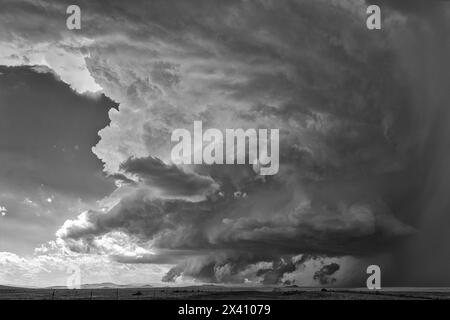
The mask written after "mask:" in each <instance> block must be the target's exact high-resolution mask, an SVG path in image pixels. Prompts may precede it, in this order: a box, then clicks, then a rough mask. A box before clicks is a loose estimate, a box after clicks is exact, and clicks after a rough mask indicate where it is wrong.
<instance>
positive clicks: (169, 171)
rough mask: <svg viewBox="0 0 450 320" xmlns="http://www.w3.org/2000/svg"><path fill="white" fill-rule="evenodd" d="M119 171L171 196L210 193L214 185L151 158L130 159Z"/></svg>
mask: <svg viewBox="0 0 450 320" xmlns="http://www.w3.org/2000/svg"><path fill="white" fill-rule="evenodd" d="M120 169H121V170H123V171H124V172H126V173H129V174H133V175H136V176H137V177H138V178H139V179H140V180H143V182H144V183H145V184H147V185H150V186H153V187H155V188H157V189H161V190H163V192H165V193H166V194H168V195H172V196H177V195H178V196H192V195H198V194H205V193H207V192H211V191H212V190H213V189H214V184H215V183H214V181H213V180H212V179H211V178H209V177H205V176H200V175H198V174H194V173H187V172H185V171H183V170H182V169H180V168H178V167H177V166H176V165H167V164H165V163H164V162H162V161H161V160H160V159H158V158H153V157H151V156H149V157H146V158H130V159H128V160H127V161H125V162H123V163H122V164H121V165H120Z"/></svg>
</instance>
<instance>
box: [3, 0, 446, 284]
mask: <svg viewBox="0 0 450 320" xmlns="http://www.w3.org/2000/svg"><path fill="white" fill-rule="evenodd" d="M122 3H123V2H120V1H112V2H109V5H107V6H103V5H102V3H101V2H95V1H89V2H88V1H84V2H81V3H80V5H81V6H82V8H83V10H84V11H83V12H85V15H84V18H83V19H84V25H85V26H86V28H82V30H81V31H80V33H79V34H80V35H83V36H87V37H88V38H90V39H92V40H93V41H92V42H90V43H86V44H83V45H81V46H82V48H81V49H80V50H82V52H85V53H88V54H89V56H88V58H86V63H87V66H88V68H89V71H90V73H91V75H92V77H93V78H95V80H96V81H97V82H98V83H99V84H100V85H101V86H102V88H104V90H105V93H106V94H107V95H108V96H110V97H111V98H112V99H114V100H116V101H118V102H120V104H121V109H120V111H112V112H111V113H110V116H111V125H110V126H107V127H106V128H104V129H103V130H101V131H100V132H99V135H100V136H101V140H100V141H99V143H98V144H97V145H96V146H95V148H94V149H93V151H94V153H95V154H96V155H97V156H98V157H99V158H100V159H101V160H102V161H103V162H104V164H105V171H106V172H107V173H108V174H110V175H112V176H115V177H117V178H119V179H118V180H122V181H125V182H127V183H129V182H131V181H127V180H126V179H120V177H121V176H119V175H120V174H130V173H131V174H134V175H136V176H138V177H139V176H140V177H141V179H143V180H144V182H145V184H147V187H150V188H149V189H152V188H155V189H157V188H163V189H164V192H165V194H184V195H186V194H188V195H189V194H190V193H189V191H190V190H189V189H190V188H191V186H192V185H193V186H194V187H193V188H192V190H196V191H202V190H203V188H207V186H210V185H211V183H212V182H208V183H206V182H205V184H204V185H203V184H202V183H199V182H198V178H197V176H195V175H194V174H190V173H189V174H188V173H187V172H190V171H186V172H185V171H181V169H179V168H176V167H173V166H170V165H165V163H169V161H168V159H169V156H168V154H169V153H170V144H169V143H167V142H168V138H169V137H170V133H171V131H172V130H173V129H174V128H189V126H190V125H191V124H192V121H194V120H202V121H204V123H205V124H206V125H208V126H210V127H216V128H220V129H224V128H235V127H242V128H251V127H257V128H280V154H281V162H280V172H279V174H277V175H276V176H275V177H270V178H267V179H256V178H257V177H255V176H254V175H252V174H250V173H248V170H247V169H248V168H246V167H244V168H243V167H239V168H233V169H230V168H229V167H226V166H221V167H216V166H212V167H207V168H206V167H205V166H197V167H194V168H192V170H193V171H194V172H195V173H196V174H199V175H204V176H208V177H211V178H212V179H213V180H214V182H215V183H217V185H219V186H220V189H219V190H217V193H216V194H211V195H208V197H207V200H202V201H198V202H194V201H186V200H180V199H178V200H175V199H167V197H166V198H165V199H158V198H157V197H156V198H155V196H154V194H153V193H152V192H149V191H148V190H145V189H144V186H142V185H139V186H136V185H133V188H134V189H133V190H134V191H133V192H131V193H132V194H131V195H130V194H129V193H126V196H124V197H122V199H119V200H120V201H119V202H118V204H117V205H116V206H115V207H114V208H112V209H111V210H109V211H108V212H96V211H88V212H87V213H84V214H82V215H81V216H80V217H78V218H77V219H75V220H69V221H67V222H66V223H65V224H64V226H63V227H62V228H61V229H60V230H59V232H58V237H59V238H60V239H62V240H64V241H65V243H66V244H67V245H68V246H69V247H70V248H72V249H73V250H75V251H78V252H89V251H90V250H91V251H95V250H96V249H97V248H96V246H97V244H96V242H95V240H96V238H97V237H100V236H103V235H107V234H109V233H112V232H115V231H121V232H124V233H126V234H128V235H130V236H133V237H135V238H137V239H138V241H139V242H142V243H149V242H150V243H151V246H152V247H153V248H155V249H165V250H176V251H177V252H178V251H180V250H181V251H184V250H186V251H189V252H190V255H191V257H188V258H186V259H184V260H183V261H181V262H177V265H176V266H175V267H174V268H173V269H172V270H171V271H170V272H169V273H168V275H167V276H166V280H169V281H170V280H174V279H176V278H177V277H179V276H183V275H186V276H191V277H194V278H196V279H202V280H206V281H213V282H221V281H230V282H233V281H236V282H238V281H241V282H243V281H245V279H246V278H247V275H248V273H247V272H248V270H250V269H251V270H269V271H267V272H266V273H264V272H263V271H259V275H260V276H261V277H263V275H265V276H264V277H263V278H262V280H261V279H260V280H261V281H268V282H271V283H279V282H280V281H281V279H282V278H283V276H284V275H285V274H286V273H290V272H291V271H293V270H294V267H295V268H296V267H297V266H296V265H295V262H293V261H290V260H289V258H291V257H292V256H294V255H298V254H305V253H306V254H318V255H327V256H341V255H344V254H349V255H354V256H357V257H360V256H363V257H365V258H367V257H369V258H371V257H374V255H375V256H376V255H378V254H380V253H390V254H392V255H393V256H396V257H398V260H399V261H397V260H395V259H394V260H392V261H395V262H398V263H397V264H396V265H397V267H396V268H394V269H389V271H386V273H387V274H386V275H384V277H385V279H387V282H386V283H392V282H390V281H392V279H394V278H397V279H399V277H401V276H402V274H403V277H404V279H406V280H407V281H411V282H412V281H416V279H419V280H420V281H422V280H421V279H425V280H430V279H432V280H434V281H439V280H442V279H444V280H446V279H450V278H449V277H448V275H446V270H448V266H449V265H450V262H449V261H450V259H449V258H448V254H447V252H449V251H448V250H447V248H448V246H447V243H449V242H448V241H446V240H448V236H447V235H446V229H445V228H446V227H445V226H446V225H447V223H446V221H448V217H447V216H446V215H445V214H446V212H448V208H449V207H450V206H449V204H448V197H447V196H446V193H448V189H449V188H448V182H447V181H450V179H448V172H449V171H448V170H447V169H446V163H448V159H449V158H450V157H449V153H448V152H447V151H446V150H448V143H447V141H448V138H447V137H448V136H449V134H448V125H447V123H448V119H449V117H448V112H447V109H448V108H446V106H447V105H448V101H449V100H450V99H449V95H448V92H449V90H448V83H449V82H450V81H449V79H448V78H449V74H450V72H449V64H448V56H449V50H448V47H449V43H448V34H449V25H448V21H449V19H448V17H449V15H448V9H446V7H445V6H444V4H442V3H440V4H439V5H437V4H436V2H427V3H429V5H427V6H425V5H424V2H419V1H408V2H406V1H387V0H386V1H380V2H379V3H380V4H381V5H382V6H383V8H382V10H383V16H384V17H385V14H387V15H390V16H389V18H390V19H385V20H384V23H383V27H382V30H381V31H380V32H378V31H369V30H367V28H366V26H365V19H366V13H365V10H366V8H367V5H366V3H364V1H346V2H338V1H327V0H316V1H312V0H304V1H194V2H180V1H150V2H149V1H136V2H134V3H133V5H123V4H122ZM11 5H13V4H12V3H11ZM30 6H31V5H27V8H26V9H24V10H25V11H26V12H27V14H28V15H29V16H30V21H33V20H32V19H33V18H34V19H37V18H36V17H34V16H33V15H35V12H36V11H33V10H43V8H47V12H49V13H50V12H52V14H53V16H54V17H56V16H57V10H56V7H55V6H52V5H51V2H49V1H42V2H40V6H39V8H33V10H31V9H29V7H30ZM61 7H62V5H61ZM52 8H53V9H52ZM386 8H387V10H385V9H386ZM386 11H388V12H386ZM2 17H3V19H5V15H3V16H2ZM418 17H419V18H418ZM39 19H42V17H40V18H39ZM15 24H16V26H15V28H14V25H15ZM11 26H13V28H12V29H4V30H2V32H4V33H7V34H8V36H9V37H10V38H11V39H12V38H13V37H12V32H10V31H8V30H13V29H18V33H17V34H19V35H21V36H22V37H27V32H26V31H27V30H28V29H30V28H31V27H30V25H28V24H27V23H24V22H23V21H16V22H15V21H11ZM55 30H56V29H55ZM55 32H57V31H55ZM60 32H61V34H64V33H65V32H66V31H64V30H63V31H60ZM31 35H32V36H33V37H35V38H36V39H40V38H42V37H44V36H42V35H39V29H36V30H35V32H33V33H31ZM59 36H60V34H59V33H58V34H57V35H54V37H56V38H57V37H59ZM44 38H45V37H44ZM130 157H132V158H131V160H128V159H130ZM157 159H162V160H161V161H159V160H157ZM130 161H131V162H130ZM127 162H129V163H128V165H129V167H130V168H131V170H130V171H129V172H126V171H127V165H123V163H125V164H127ZM121 164H122V170H123V171H125V172H122V170H121ZM183 170H184V169H183ZM127 179H130V178H129V177H127ZM257 180H258V181H257ZM119 191H120V189H119ZM152 191H153V190H152ZM171 192H172V193H171ZM242 192H245V193H246V197H243V196H240V197H239V196H235V194H236V195H239V194H240V195H242ZM193 194H194V193H193ZM416 229H418V231H419V232H416V233H415V232H414V231H415V230H416ZM407 236H409V237H410V238H413V239H415V241H417V242H418V243H417V242H415V243H413V244H412V245H410V246H406V247H405V246H404V244H405V243H404V241H405V238H407ZM400 240H403V241H400ZM405 248H410V251H411V252H409V251H408V250H407V252H406V253H405ZM396 250H398V252H397V251H396ZM416 250H417V252H416ZM156 254H157V253H156ZM169 255H170V253H169ZM408 255H411V256H412V257H410V256H408ZM173 256H174V257H176V256H178V253H174V254H173ZM163 257H164V259H163ZM163 257H162V258H161V259H163V260H164V261H167V260H166V259H167V254H166V253H165V254H164V255H163ZM147 258H148V259H145V258H142V259H141V260H140V261H141V262H143V261H149V262H151V261H158V259H157V257H153V256H148V257H147ZM285 258H286V259H287V260H286V259H285ZM122 259H125V258H122ZM282 259H284V260H282ZM374 259H375V258H374ZM169 260H170V259H169ZM175 260H177V259H175ZM126 261H129V262H130V261H132V259H126ZM289 261H290V262H289ZM413 261H414V263H413ZM430 261H432V262H433V265H432V266H430ZM136 262H139V259H137V260H136ZM267 262H269V263H272V265H271V266H267V265H265V264H264V263H267ZM375 262H378V260H377V261H375ZM372 263H374V262H373V261H372ZM259 264H262V265H259ZM411 264H417V267H411V266H410V265H411ZM331 266H334V265H331ZM252 268H253V269H252ZM334 269H336V266H334V267H330V265H329V264H328V265H327V266H324V267H323V268H322V269H319V271H318V273H317V277H316V278H317V280H319V281H321V280H323V279H325V280H323V281H328V280H330V279H332V278H333V277H332V276H333V275H334V274H335V271H336V270H334ZM395 269H397V270H395ZM424 269H425V270H433V271H429V272H424V273H421V270H424ZM333 270H334V271H333ZM392 270H394V272H392ZM406 270H412V271H411V272H405V271H406ZM359 271H361V272H362V273H364V272H365V270H364V269H361V270H359ZM257 273H258V271H257ZM364 274H365V273H364ZM418 275H419V276H420V277H419V276H418ZM425 280H424V281H425ZM449 281H450V280H449Z"/></svg>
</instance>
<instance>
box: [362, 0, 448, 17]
mask: <svg viewBox="0 0 450 320" xmlns="http://www.w3.org/2000/svg"><path fill="white" fill-rule="evenodd" d="M366 2H367V4H368V5H370V4H377V5H379V6H380V7H382V8H383V7H384V8H391V9H394V10H396V11H399V12H402V13H406V14H414V15H419V16H421V15H427V14H428V13H430V12H432V11H435V10H438V9H439V8H444V6H446V5H447V6H448V5H449V2H448V0H370V1H367V0H366Z"/></svg>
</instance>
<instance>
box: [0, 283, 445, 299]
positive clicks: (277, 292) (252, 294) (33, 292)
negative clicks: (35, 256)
mask: <svg viewBox="0 0 450 320" xmlns="http://www.w3.org/2000/svg"><path fill="white" fill-rule="evenodd" d="M178 299H182V300H185V299H186V300H202V299H213V300H227V299H232V300H381V299H382V300H385V299H389V300H398V299H401V300H408V299H418V300H424V299H426V300H430V299H433V300H441V299H445V300H448V299H450V289H449V288H387V289H382V290H380V291H378V292H374V291H369V290H367V289H356V288H354V289H321V288H302V287H296V288H273V287H261V288H242V287H241V288H236V287H234V288H229V287H220V286H217V287H215V286H194V287H177V288H175V287H165V288H156V287H145V288H95V289H72V290H71V289H51V288H49V289H26V288H14V287H0V300H178Z"/></svg>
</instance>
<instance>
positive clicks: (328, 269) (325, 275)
mask: <svg viewBox="0 0 450 320" xmlns="http://www.w3.org/2000/svg"><path fill="white" fill-rule="evenodd" d="M338 270H339V265H338V264H337V263H330V264H327V265H325V266H323V267H322V268H321V269H320V270H318V271H316V273H315V274H314V280H318V281H319V283H320V284H323V285H326V284H333V283H334V282H336V278H333V277H332V275H333V274H334V273H336V271H338Z"/></svg>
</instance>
